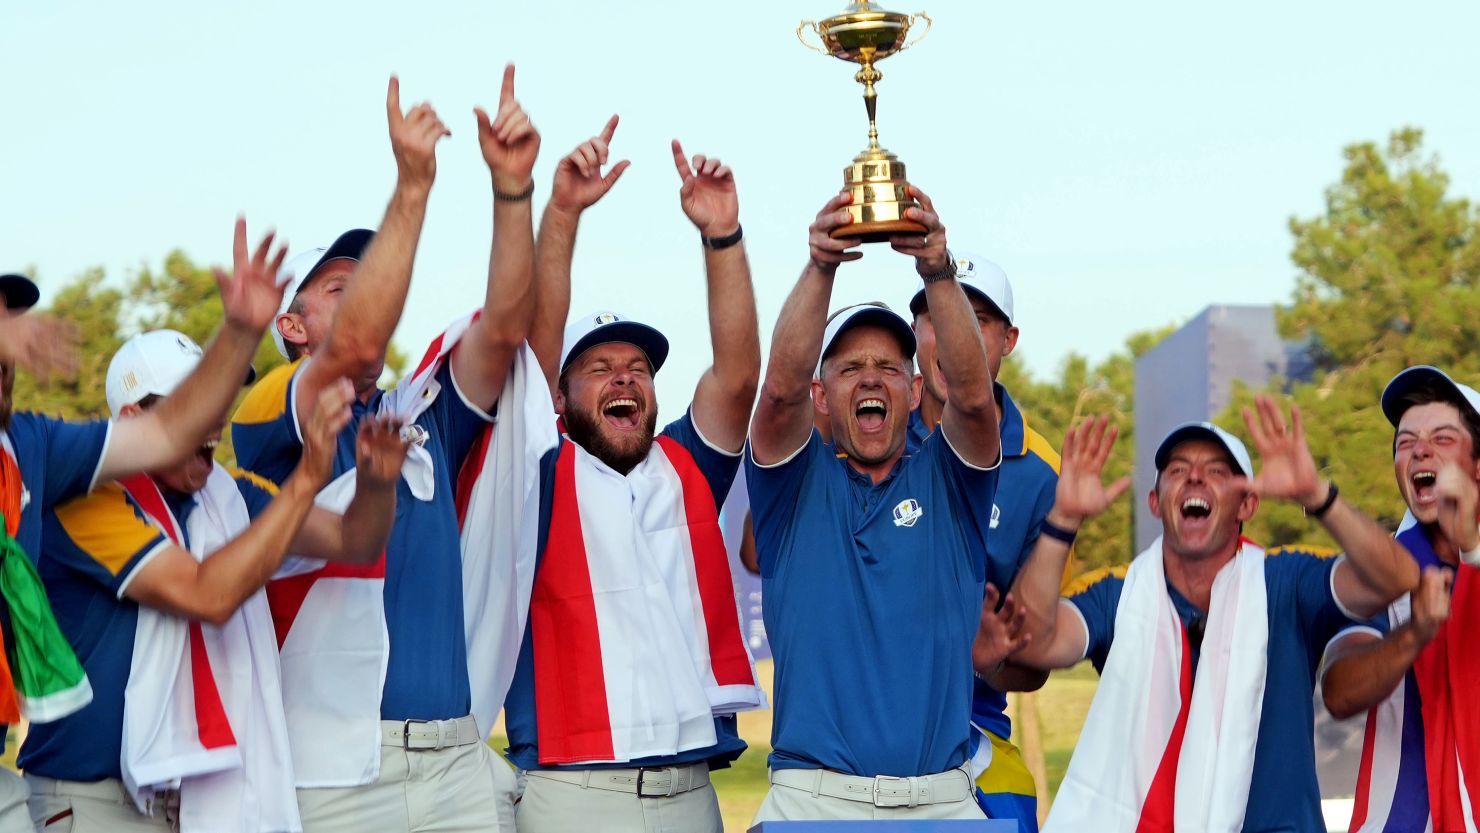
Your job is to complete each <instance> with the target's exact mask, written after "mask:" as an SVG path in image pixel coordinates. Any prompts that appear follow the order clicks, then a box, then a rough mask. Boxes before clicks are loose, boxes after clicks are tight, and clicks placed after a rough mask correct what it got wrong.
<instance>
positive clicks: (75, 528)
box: [17, 471, 277, 781]
mask: <svg viewBox="0 0 1480 833" xmlns="http://www.w3.org/2000/svg"><path fill="white" fill-rule="evenodd" d="M232 474H233V476H234V477H235V480H236V487H237V490H238V491H239V492H240V493H241V496H242V499H243V500H244V501H246V505H247V512H248V514H249V515H250V516H251V517H253V518H255V517H256V516H257V515H258V514H259V513H261V512H262V511H263V510H265V509H266V508H267V505H268V504H269V503H271V502H272V498H273V496H274V495H275V494H276V492H277V490H276V488H274V487H273V485H272V484H271V483H269V482H267V481H266V480H263V479H262V478H260V477H257V476H256V475H253V474H249V473H247V472H242V471H232ZM161 491H163V490H161ZM164 496H165V502H166V503H167V504H168V506H169V508H170V512H171V513H172V514H173V515H174V516H175V518H176V519H178V520H179V522H180V530H181V533H182V534H187V533H186V522H187V519H188V518H189V516H190V513H191V512H192V511H194V510H195V508H196V503H195V498H194V497H192V496H190V495H175V494H172V493H170V492H167V491H166V492H164ZM185 543H186V545H187V546H188V545H189V541H188V540H187V541H186V542H185ZM170 545H171V544H170V541H169V539H168V538H167V537H165V534H164V533H163V532H161V531H160V530H159V528H158V527H156V526H155V525H154V524H153V523H151V522H149V521H148V520H146V516H145V515H144V513H143V511H142V510H141V509H140V508H139V506H138V505H137V504H136V503H135V502H134V500H133V498H131V497H130V496H129V495H128V493H127V492H125V491H124V490H123V487H122V486H119V485H118V484H117V483H108V484H106V485H104V486H101V487H99V488H98V489H97V491H95V492H93V493H92V494H90V495H88V496H87V497H83V498H78V499H77V500H73V501H71V502H69V503H65V504H63V505H61V506H58V507H56V509H55V510H53V511H52V512H50V513H48V514H47V518H46V531H45V544H44V547H43V549H42V555H41V563H40V565H39V566H38V572H40V573H41V578H42V580H43V581H44V582H45V583H46V595H47V597H48V598H49V599H50V600H51V607H52V610H53V611H55V613H56V617H57V624H58V625H60V626H61V629H62V633H63V634H64V635H66V637H67V642H69V643H70V644H71V645H72V649H73V650H74V651H76V652H77V658H78V659H79V660H81V661H82V666H83V668H85V669H86V670H87V678H88V681H89V682H90V683H91V684H92V690H93V699H92V702H91V703H89V704H88V705H87V706H86V707H85V708H83V709H82V710H80V711H78V712H75V713H73V714H71V715H68V716H67V717H64V718H62V719H61V720H57V721H53V722H51V723H36V724H32V726H31V731H30V733H29V734H27V736H26V743H25V745H24V746H23V747H22V748H21V754H20V759H19V761H18V762H17V763H18V764H19V765H20V767H21V768H22V769H24V770H26V771H27V772H34V773H36V774H37V775H44V776H46V777H47V778H58V779H62V780H66V781H97V780H100V779H103V778H121V777H123V776H122V771H121V769H120V766H119V756H120V753H121V747H122V745H123V692H124V688H125V687H126V686H127V685H128V677H129V667H130V664H131V662H132V660H133V654H134V629H135V625H136V624H137V622H138V618H139V605H138V603H136V602H134V601H132V600H130V599H127V598H125V597H124V595H123V594H124V591H125V590H126V589H127V587H128V583H129V581H130V580H132V579H133V577H134V576H135V575H136V574H137V573H138V570H139V568H140V567H142V566H143V565H144V563H145V562H147V561H148V559H149V558H150V557H151V556H153V555H154V554H156V553H158V552H160V551H162V550H164V549H166V548H167V547H169V546H170Z"/></svg>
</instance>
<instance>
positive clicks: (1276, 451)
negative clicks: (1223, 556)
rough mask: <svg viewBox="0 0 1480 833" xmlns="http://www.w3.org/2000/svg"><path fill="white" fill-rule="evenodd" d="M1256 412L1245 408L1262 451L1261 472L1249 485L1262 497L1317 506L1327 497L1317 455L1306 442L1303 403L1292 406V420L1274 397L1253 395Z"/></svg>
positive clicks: (1248, 424)
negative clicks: (1317, 467) (1301, 409)
mask: <svg viewBox="0 0 1480 833" xmlns="http://www.w3.org/2000/svg"><path fill="white" fill-rule="evenodd" d="M1254 408H1255V412H1257V414H1258V416H1257V418H1256V416H1255V412H1251V411H1250V410H1249V409H1248V408H1244V409H1243V415H1244V424H1245V425H1246V426H1248V429H1249V435H1250V437H1251V438H1252V439H1253V440H1254V448H1255V449H1257V450H1258V452H1259V475H1258V476H1257V477H1255V478H1253V479H1252V480H1251V481H1249V488H1250V489H1251V490H1252V491H1253V492H1254V493H1255V494H1258V495H1260V496H1261V497H1272V498H1280V499H1284V500H1294V501H1298V502H1299V503H1300V504H1301V505H1303V506H1307V507H1312V506H1317V505H1319V504H1320V503H1321V501H1322V500H1324V499H1325V493H1324V491H1323V490H1322V489H1321V475H1320V472H1318V471H1316V461H1315V458H1314V457H1312V456H1311V454H1310V447H1309V446H1308V445H1307V444H1306V442H1305V427H1304V425H1303V424H1302V422H1301V418H1300V406H1298V405H1292V406H1291V407H1290V421H1289V422H1288V423H1286V421H1285V415H1284V413H1282V411H1281V408H1280V406H1279V404H1278V403H1277V402H1275V400H1274V399H1273V398H1272V397H1269V396H1265V395H1263V394H1261V395H1259V396H1257V397H1255V398H1254Z"/></svg>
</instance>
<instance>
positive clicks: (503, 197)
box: [493, 180, 534, 202]
mask: <svg viewBox="0 0 1480 833" xmlns="http://www.w3.org/2000/svg"><path fill="white" fill-rule="evenodd" d="M532 196H534V180H530V182H529V187H528V188H525V189H524V190H523V191H520V192H519V193H517V194H505V193H504V192H503V191H500V190H499V189H498V186H497V185H495V186H493V198H494V199H495V200H497V201H499V202H524V201H525V200H527V199H529V198H530V197H532Z"/></svg>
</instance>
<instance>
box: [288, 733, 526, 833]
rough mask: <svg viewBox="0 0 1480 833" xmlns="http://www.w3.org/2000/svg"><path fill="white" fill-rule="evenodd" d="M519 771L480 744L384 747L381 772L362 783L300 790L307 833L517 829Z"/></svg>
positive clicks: (506, 832)
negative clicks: (438, 746) (515, 807)
mask: <svg viewBox="0 0 1480 833" xmlns="http://www.w3.org/2000/svg"><path fill="white" fill-rule="evenodd" d="M517 792H518V787H517V782H516V779H515V777H514V770H513V768H512V767H510V766H509V765H508V764H506V763H504V761H503V759H502V758H500V757H499V756H498V755H497V754H495V753H494V751H493V750H492V749H489V748H488V745H487V744H484V743H474V744H468V745H466V746H454V747H450V748H447V749H437V750H425V751H416V750H412V751H406V750H403V749H398V748H396V747H394V746H384V747H381V750H380V777H379V778H378V779H376V781H375V783H373V784H366V785H364V786H361V787H327V788H322V789H301V790H299V791H298V811H299V812H300V813H301V814H302V816H303V831H304V833H381V831H384V833H413V831H414V833H434V832H435V833H463V831H466V833H474V832H475V831H476V833H513V831H514V797H515V795H516V794H517Z"/></svg>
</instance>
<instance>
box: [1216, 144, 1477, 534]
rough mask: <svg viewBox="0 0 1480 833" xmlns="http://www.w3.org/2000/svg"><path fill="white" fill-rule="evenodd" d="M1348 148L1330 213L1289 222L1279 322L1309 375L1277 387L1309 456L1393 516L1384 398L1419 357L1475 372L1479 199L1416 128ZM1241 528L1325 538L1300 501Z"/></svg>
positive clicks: (1396, 515) (1363, 502)
mask: <svg viewBox="0 0 1480 833" xmlns="http://www.w3.org/2000/svg"><path fill="white" fill-rule="evenodd" d="M1344 156H1345V160H1346V164H1345V167H1344V169H1343V171H1342V174H1341V179H1340V180H1339V181H1338V182H1337V183H1336V184H1334V185H1332V186H1331V187H1329V188H1328V189H1326V210H1325V212H1324V213H1323V214H1321V215H1319V216H1316V217H1312V218H1309V219H1299V218H1293V219H1291V220H1290V231H1291V233H1292V234H1293V235H1294V238H1295V241H1294V249H1293V251H1292V252H1291V259H1292V260H1293V261H1294V263H1295V265H1296V267H1297V268H1298V269H1299V270H1300V272H1299V274H1298V276H1297V278H1296V288H1295V292H1294V297H1293V299H1292V303H1291V305H1290V306H1289V307H1288V308H1285V309H1283V310H1281V311H1280V313H1279V324H1280V331H1281V334H1282V335H1284V336H1285V337H1286V338H1290V339H1305V340H1307V341H1308V343H1309V345H1310V351H1311V357H1312V359H1313V361H1314V364H1315V373H1314V376H1313V378H1312V380H1311V381H1310V382H1308V383H1300V384H1295V385H1293V386H1288V385H1286V384H1284V383H1283V381H1282V380H1281V381H1277V382H1276V383H1275V384H1274V385H1272V386H1271V387H1272V388H1273V389H1276V390H1279V389H1284V388H1287V387H1288V389H1289V390H1290V393H1291V395H1292V397H1293V399H1294V400H1295V402H1296V403H1297V404H1299V405H1300V407H1301V409H1302V411H1303V413H1304V414H1305V423H1306V433H1307V436H1308V437H1309V440H1310V445H1311V451H1312V453H1313V454H1314V455H1315V457H1316V462H1317V463H1318V464H1319V465H1320V466H1321V468H1322V470H1323V471H1324V472H1325V473H1326V474H1327V475H1328V476H1329V477H1331V478H1332V479H1333V480H1334V481H1336V482H1337V483H1339V484H1340V485H1341V490H1342V494H1343V495H1344V496H1346V497H1347V498H1348V499H1349V500H1352V501H1354V502H1355V503H1356V504H1357V505H1358V506H1360V507H1361V508H1362V509H1364V510H1366V511H1367V512H1370V513H1371V514H1373V515H1374V516H1376V517H1377V518H1378V519H1379V520H1381V521H1382V522H1383V523H1384V524H1386V525H1388V526H1390V527H1396V525H1397V523H1398V521H1399V520H1400V519H1401V517H1402V515H1403V504H1402V501H1401V499H1400V497H1399V496H1398V495H1397V494H1396V492H1395V488H1394V483H1393V473H1392V456H1391V451H1392V434H1393V432H1392V428H1391V426H1390V425H1389V424H1388V422H1387V420H1386V418H1384V417H1383V415H1382V411H1381V409H1380V407H1379V406H1378V398H1379V396H1380V395H1381V393H1382V388H1383V386H1384V385H1385V384H1386V383H1387V380H1388V379H1390V378H1392V376H1393V375H1394V374H1395V373H1397V372H1398V371H1399V370H1402V369H1403V368H1405V367H1408V366H1410V365H1414V364H1433V365H1437V366H1439V367H1441V368H1443V369H1445V370H1446V371H1448V372H1449V373H1451V374H1453V375H1455V376H1457V377H1458V378H1460V379H1468V380H1476V379H1480V349H1477V348H1480V314H1477V313H1480V210H1477V208H1476V207H1475V206H1474V205H1472V204H1471V203H1470V201H1469V200H1466V199H1464V198H1460V197H1454V196H1451V195H1450V194H1449V185H1450V182H1449V176H1448V175H1447V174H1445V173H1444V171H1443V169H1441V168H1440V167H1439V163H1438V161H1437V159H1436V158H1435V157H1433V156H1431V155H1428V154H1425V153H1424V152H1423V133H1422V131H1420V130H1417V129H1415V128H1405V129H1402V130H1397V131H1395V132H1394V133H1393V134H1392V135H1391V136H1390V137H1389V139H1388V143H1387V146H1386V147H1385V148H1379V147H1378V146H1377V145H1376V144H1374V143H1372V142H1364V143H1360V144H1354V145H1351V146H1349V147H1347V148H1346V149H1345V152H1344ZM1250 398H1251V392H1250V391H1247V390H1243V391H1240V392H1239V393H1238V395H1237V396H1235V401H1234V404H1233V405H1232V406H1231V407H1230V412H1229V413H1228V414H1226V415H1225V416H1224V424H1225V425H1229V426H1238V427H1239V428H1240V429H1242V428H1243V421H1242V419H1239V418H1238V417H1237V416H1236V412H1237V409H1238V408H1239V407H1240V406H1242V405H1243V404H1246V403H1247V402H1248V401H1249V399H1250ZM1248 531H1249V533H1250V534H1251V535H1253V536H1254V537H1255V539H1256V540H1260V541H1262V542H1264V543H1267V544H1282V543H1296V542H1303V543H1313V544H1329V543H1331V542H1330V539H1329V538H1328V537H1327V536H1326V535H1325V533H1324V531H1323V530H1321V529H1320V528H1319V527H1318V526H1315V525H1313V524H1311V523H1309V522H1308V521H1306V520H1305V519H1304V518H1303V517H1302V515H1301V512H1300V509H1299V508H1298V507H1294V506H1287V505H1279V506H1265V507H1262V508H1261V509H1260V512H1259V514H1258V515H1256V516H1255V518H1254V521H1253V523H1251V524H1249V526H1248Z"/></svg>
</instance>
